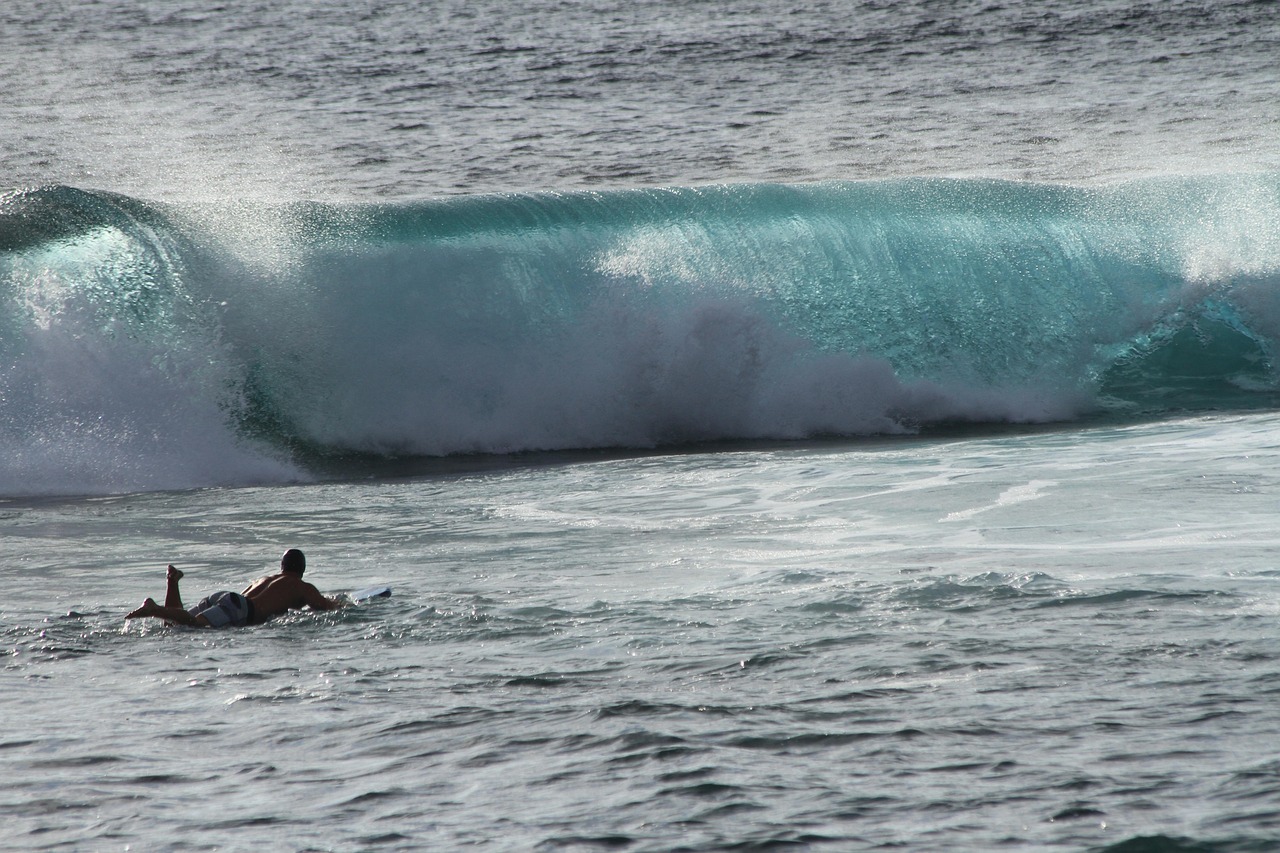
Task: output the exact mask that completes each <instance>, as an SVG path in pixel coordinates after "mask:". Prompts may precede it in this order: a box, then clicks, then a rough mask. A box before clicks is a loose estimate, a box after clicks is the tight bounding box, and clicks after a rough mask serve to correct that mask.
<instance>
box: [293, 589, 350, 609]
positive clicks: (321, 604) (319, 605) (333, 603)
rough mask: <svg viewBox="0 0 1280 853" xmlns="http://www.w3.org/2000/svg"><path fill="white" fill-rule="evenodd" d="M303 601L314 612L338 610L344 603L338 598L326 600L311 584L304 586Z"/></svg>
mask: <svg viewBox="0 0 1280 853" xmlns="http://www.w3.org/2000/svg"><path fill="white" fill-rule="evenodd" d="M302 600H303V601H304V602H306V605H307V606H308V607H310V608H311V609H312V610H337V609H338V608H339V607H341V606H342V602H341V601H339V600H338V599H336V598H326V597H325V596H324V595H323V594H322V593H321V592H320V590H318V589H316V588H315V587H314V586H313V585H311V584H309V583H303V584H302Z"/></svg>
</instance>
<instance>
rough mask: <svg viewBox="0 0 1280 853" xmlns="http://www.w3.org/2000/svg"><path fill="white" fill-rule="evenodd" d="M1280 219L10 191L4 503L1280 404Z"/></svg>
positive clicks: (1103, 197) (1068, 210)
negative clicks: (340, 464) (378, 461)
mask: <svg viewBox="0 0 1280 853" xmlns="http://www.w3.org/2000/svg"><path fill="white" fill-rule="evenodd" d="M1277 213H1280V179H1277V177H1276V176H1272V175H1247V176H1220V177H1195V178H1167V179H1163V180H1148V181H1140V182H1134V183H1130V184H1120V185H1115V186H1108V187H1091V188H1090V187H1068V186H1053V185H1034V184H1017V183H1006V182H995V181H962V180H905V181H884V182H868V183H824V184H811V185H772V184H744V185H725V186H712V187H684V188H671V189H667V190H655V189H640V190H630V191H616V192H608V193H597V192H573V193H532V194H512V195H493V196H476V197H470V198H465V197H464V198H451V199H446V200H440V201H430V202H421V203H417V204H407V205H364V206H353V205H326V204H316V203H308V204H295V205H265V204H254V205H250V204H247V203H239V202H235V201H228V202H225V203H213V204H206V205H187V206H184V207H174V206H162V205H156V204H150V203H147V202H143V201H139V200H136V199H129V198H125V197H122V196H114V195H110V194H104V193H93V192H85V191H81V190H76V189H73V188H67V187H53V188H44V189H39V190H30V191H17V192H11V193H8V194H5V195H4V196H2V197H0V274H2V275H3V277H4V290H3V296H4V304H3V306H0V330H2V331H3V335H4V338H3V341H0V353H3V355H4V358H5V361H4V364H3V376H0V383H2V384H0V390H2V391H3V394H4V410H3V413H0V442H3V444H4V447H3V450H4V451H5V456H6V458H7V459H9V460H10V462H9V463H7V465H8V468H7V470H6V471H5V472H0V491H10V490H12V489H19V488H22V484H23V483H26V484H28V485H30V484H32V483H35V484H41V483H43V484H44V486H38V487H37V488H45V487H47V488H49V489H52V490H61V489H68V488H77V486H76V484H77V483H79V484H80V487H82V488H88V489H106V490H111V489H116V488H149V487H181V486H183V485H207V484H211V483H222V482H241V481H246V480H248V481H257V480H259V479H265V480H267V481H271V480H273V479H275V478H296V477H299V476H306V475H305V472H304V471H303V470H302V469H301V468H299V464H298V463H299V462H301V463H304V464H305V463H306V462H307V460H315V459H317V458H321V457H324V456H327V455H333V454H349V453H367V454H404V455H448V454H458V453H506V452H513V451H525V450H558V449H575V448H577V449H580V448H592V447H652V446H656V445H662V444H669V443H677V442H681V443H682V442H690V441H706V440H718V439H741V438H752V439H756V438H765V439H776V438H781V439H794V438H805V437H811V436H817V435H854V434H869V433H894V432H906V431H912V430H915V429H918V428H920V427H922V426H928V425H931V424H938V423H946V422H953V421H969V422H1041V421H1053V420H1064V419H1071V418H1075V417H1079V416H1081V415H1082V414H1086V413H1089V412H1097V411H1119V412H1126V413H1140V414H1152V413H1154V414H1158V413H1162V412H1167V411H1173V410H1179V409H1188V408H1197V409H1214V408H1239V407H1249V406H1274V405H1275V403H1276V400H1277V393H1276V392H1277V382H1276V379H1277V377H1276V373H1275V364H1274V357H1273V350H1274V346H1275V340H1276V338H1277V335H1278V334H1280V286H1278V283H1280V233H1278V229H1280V225H1278V224H1277V223H1280V216H1277V215H1276V214H1277ZM206 454H207V455H206ZM290 458H292V459H293V460H294V461H290Z"/></svg>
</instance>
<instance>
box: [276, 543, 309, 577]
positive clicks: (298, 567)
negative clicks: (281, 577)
mask: <svg viewBox="0 0 1280 853" xmlns="http://www.w3.org/2000/svg"><path fill="white" fill-rule="evenodd" d="M306 570H307V558H306V557H305V556H303V554H302V552H301V551H299V550H298V549H297V548H290V549H289V550H288V551H285V552H284V556H283V557H281V558H280V571H282V572H289V573H290V574H294V575H300V574H302V573H303V572H305V571H306Z"/></svg>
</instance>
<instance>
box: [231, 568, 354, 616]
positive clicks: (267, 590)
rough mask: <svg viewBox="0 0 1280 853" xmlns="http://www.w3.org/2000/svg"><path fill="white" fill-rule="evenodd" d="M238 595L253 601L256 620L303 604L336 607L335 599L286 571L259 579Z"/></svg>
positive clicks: (316, 608)
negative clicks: (326, 596)
mask: <svg viewBox="0 0 1280 853" xmlns="http://www.w3.org/2000/svg"><path fill="white" fill-rule="evenodd" d="M241 594H242V595H243V596H244V597H245V598H247V599H249V600H250V601H252V602H253V616H254V621H255V622H265V621H267V620H268V619H270V618H272V617H273V616H279V615H280V614H281V613H284V612H285V611H287V610H300V609H301V608H303V607H310V608H311V609H312V610H333V609H334V608H335V607H338V606H339V604H338V602H337V601H334V600H333V599H331V598H325V597H324V596H323V595H322V594H321V593H320V590H318V589H316V588H315V587H314V586H312V585H311V584H309V583H307V582H306V581H304V580H303V579H302V578H301V577H300V576H299V575H295V574H291V573H289V572H281V573H280V574H278V575H270V576H268V577H264V578H258V579H257V580H256V581H254V582H253V583H251V584H249V585H248V586H247V587H245V590H244V592H243V593H241Z"/></svg>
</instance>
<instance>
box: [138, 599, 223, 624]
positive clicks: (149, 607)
mask: <svg viewBox="0 0 1280 853" xmlns="http://www.w3.org/2000/svg"><path fill="white" fill-rule="evenodd" d="M143 616H154V617H156V618H157V619H164V620H165V621H167V622H177V623H178V624H179V625H186V626H188V627H191V628H207V627H209V620H208V619H205V618H204V617H203V616H192V615H191V614H190V613H188V612H187V611H185V610H183V609H182V608H181V607H161V606H160V605H159V604H156V600H155V599H154V598H148V599H147V600H146V601H144V602H142V606H141V607H139V608H138V609H137V610H130V611H129V612H128V613H126V614H125V615H124V618H126V619H140V618H142V617H143Z"/></svg>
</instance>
